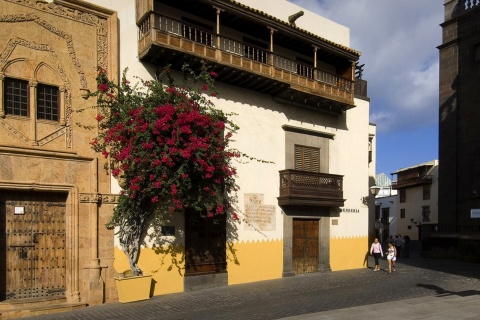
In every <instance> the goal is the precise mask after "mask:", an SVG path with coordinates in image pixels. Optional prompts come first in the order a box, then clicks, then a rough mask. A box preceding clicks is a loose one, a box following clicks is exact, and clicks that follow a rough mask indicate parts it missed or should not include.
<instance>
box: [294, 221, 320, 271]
mask: <svg viewBox="0 0 480 320" xmlns="http://www.w3.org/2000/svg"><path fill="white" fill-rule="evenodd" d="M318 236H319V224H318V220H314V219H293V239H292V241H293V243H292V244H293V248H292V264H293V271H294V272H295V273H296V274H302V273H310V272H316V271H317V269H318Z"/></svg>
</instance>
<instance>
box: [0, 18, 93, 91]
mask: <svg viewBox="0 0 480 320" xmlns="http://www.w3.org/2000/svg"><path fill="white" fill-rule="evenodd" d="M27 21H33V22H36V23H37V24H39V25H41V26H42V27H44V28H45V29H47V30H49V31H50V32H52V33H54V34H56V35H58V36H59V37H61V38H63V39H64V40H65V42H66V44H67V48H68V54H69V55H70V58H71V59H72V63H73V65H74V66H75V69H76V71H77V73H78V76H79V78H80V84H81V86H82V88H87V80H86V78H85V72H84V71H83V68H82V66H81V64H80V62H79V61H78V59H77V55H76V53H75V49H74V47H73V41H72V36H71V35H69V34H67V33H65V32H63V31H61V30H59V29H58V28H56V27H54V26H52V25H51V24H49V23H47V22H46V21H44V20H41V19H40V18H39V17H38V16H36V15H35V14H33V13H29V14H18V15H0V22H27ZM16 45H23V46H26V47H28V48H31V49H35V50H42V51H48V52H50V53H51V54H52V53H53V54H54V55H55V51H54V49H53V48H52V47H51V46H49V45H47V44H39V43H34V42H31V41H27V40H24V39H21V38H17V37H14V38H12V40H10V41H9V43H8V45H7V47H6V48H5V49H4V50H3V53H5V55H6V56H4V55H3V53H2V56H1V57H0V63H6V59H7V57H8V56H10V54H11V53H12V51H13V49H14V48H15V46H16ZM8 49H10V50H8ZM55 57H56V55H55ZM4 60H5V61H4ZM56 61H58V59H57V60H56ZM57 67H58V66H57ZM59 71H61V72H63V74H62V77H64V78H66V75H65V71H64V70H63V68H61V66H60V68H59Z"/></svg>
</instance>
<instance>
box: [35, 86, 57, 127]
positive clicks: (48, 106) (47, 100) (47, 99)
mask: <svg viewBox="0 0 480 320" xmlns="http://www.w3.org/2000/svg"><path fill="white" fill-rule="evenodd" d="M58 104H59V103H58V88H57V87H53V86H47V85H43V84H39V85H38V87H37V119H45V120H53V121H58Z"/></svg>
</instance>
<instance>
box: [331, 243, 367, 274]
mask: <svg viewBox="0 0 480 320" xmlns="http://www.w3.org/2000/svg"><path fill="white" fill-rule="evenodd" d="M368 250H369V246H368V236H364V237H350V238H330V268H331V269H332V271H338V270H349V269H358V268H366V267H367V261H368V260H366V259H367V258H368V255H367V253H368Z"/></svg>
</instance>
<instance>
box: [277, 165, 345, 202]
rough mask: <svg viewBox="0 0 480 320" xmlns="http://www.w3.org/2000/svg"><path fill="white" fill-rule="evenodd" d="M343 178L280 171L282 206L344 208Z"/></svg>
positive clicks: (294, 171)
mask: <svg viewBox="0 0 480 320" xmlns="http://www.w3.org/2000/svg"><path fill="white" fill-rule="evenodd" d="M344 202H345V199H343V176H340V175H335V174H327V173H317V172H306V171H300V170H291V169H289V170H282V171H280V197H278V204H279V205H280V206H319V207H320V206H321V207H342V206H343V205H344Z"/></svg>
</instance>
